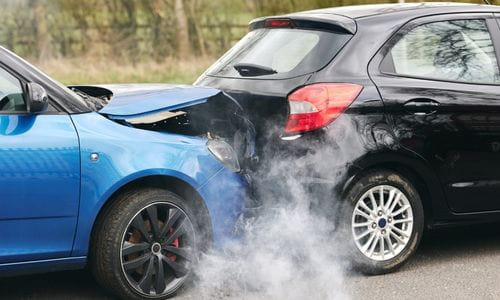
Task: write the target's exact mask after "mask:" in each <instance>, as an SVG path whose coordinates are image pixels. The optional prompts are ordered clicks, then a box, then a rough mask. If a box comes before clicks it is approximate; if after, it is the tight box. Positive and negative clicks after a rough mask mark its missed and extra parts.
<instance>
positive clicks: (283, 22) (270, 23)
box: [264, 19, 293, 28]
mask: <svg viewBox="0 0 500 300" xmlns="http://www.w3.org/2000/svg"><path fill="white" fill-rule="evenodd" d="M264 24H265V25H264V26H265V27H267V28H276V27H277V28H291V27H293V23H292V20H290V19H268V20H266V22H265V23H264Z"/></svg>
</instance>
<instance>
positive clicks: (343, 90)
mask: <svg viewBox="0 0 500 300" xmlns="http://www.w3.org/2000/svg"><path fill="white" fill-rule="evenodd" d="M362 89H363V86H361V85H358V84H353V83H317V84H311V85H307V86H305V87H302V88H300V89H298V90H296V91H295V92H293V93H291V94H290V95H289V96H288V102H289V104H290V115H289V116H288V121H287V124H286V128H285V133H287V134H292V133H301V132H306V131H311V130H315V129H319V128H322V127H325V126H326V125H328V124H330V123H331V122H333V121H334V120H335V119H336V118H337V117H338V116H339V115H341V114H342V113H343V112H344V111H345V110H346V109H347V108H348V107H349V106H350V105H351V103H352V102H353V101H354V100H355V99H356V98H357V97H358V95H359V93H360V92H361V90H362Z"/></svg>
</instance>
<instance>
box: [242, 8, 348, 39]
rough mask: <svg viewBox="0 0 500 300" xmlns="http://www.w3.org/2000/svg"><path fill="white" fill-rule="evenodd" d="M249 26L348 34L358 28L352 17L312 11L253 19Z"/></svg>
mask: <svg viewBox="0 0 500 300" xmlns="http://www.w3.org/2000/svg"><path fill="white" fill-rule="evenodd" d="M249 27H250V30H255V29H260V28H304V29H313V30H314V29H316V30H329V31H334V32H341V33H348V34H355V33H356V29H357V27H356V22H355V21H354V20H353V19H351V18H348V17H344V16H341V15H334V14H311V13H303V14H301V13H298V14H290V15H284V16H275V17H263V18H258V19H255V20H252V21H251V22H250V24H249Z"/></svg>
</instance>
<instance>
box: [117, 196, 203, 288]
mask: <svg viewBox="0 0 500 300" xmlns="http://www.w3.org/2000/svg"><path fill="white" fill-rule="evenodd" d="M194 241H195V233H194V228H193V224H192V223H191V221H190V220H189V217H188V216H187V214H186V213H185V212H184V211H183V210H182V209H181V208H180V207H178V206H176V205H174V204H172V203H167V202H156V203H153V204H150V205H148V206H147V207H145V208H143V209H142V210H141V211H139V212H138V213H137V214H136V215H135V216H134V217H132V219H131V220H130V222H129V224H128V225H127V228H126V230H125V232H124V233H123V238H122V248H121V251H120V252H121V253H120V259H121V265H122V271H123V274H124V275H125V278H126V279H127V281H128V283H129V284H130V285H131V286H132V287H133V288H134V289H135V290H136V291H137V292H138V293H140V294H142V295H144V296H165V295H169V294H170V293H172V292H173V291H175V290H177V289H178V288H179V287H180V286H181V285H182V284H183V283H184V281H185V280H186V278H187V277H188V275H189V273H190V269H191V265H192V261H193V258H194V252H195V251H194V248H195V246H194Z"/></svg>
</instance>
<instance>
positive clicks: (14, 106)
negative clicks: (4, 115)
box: [0, 68, 26, 112]
mask: <svg viewBox="0 0 500 300" xmlns="http://www.w3.org/2000/svg"><path fill="white" fill-rule="evenodd" d="M0 111H14V112H15V111H26V103H25V101H24V95H23V89H22V85H21V82H20V81H19V79H17V78H16V77H14V76H13V75H12V74H10V73H9V72H7V71H6V70H4V69H2V68H0Z"/></svg>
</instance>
